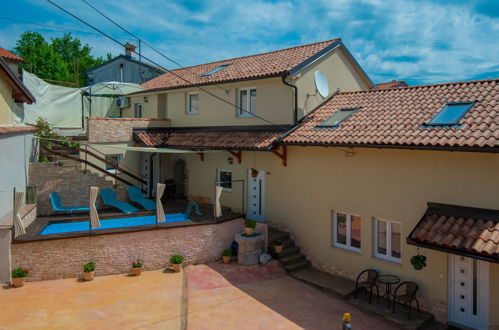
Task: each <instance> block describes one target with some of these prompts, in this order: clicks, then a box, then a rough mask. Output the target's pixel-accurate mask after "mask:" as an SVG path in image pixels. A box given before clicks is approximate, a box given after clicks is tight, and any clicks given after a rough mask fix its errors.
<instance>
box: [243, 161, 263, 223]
mask: <svg viewBox="0 0 499 330" xmlns="http://www.w3.org/2000/svg"><path fill="white" fill-rule="evenodd" d="M257 172H258V173H254V172H253V170H252V169H249V170H248V212H247V214H246V217H247V218H248V219H251V220H256V221H260V222H263V221H264V220H265V218H264V217H265V171H257Z"/></svg>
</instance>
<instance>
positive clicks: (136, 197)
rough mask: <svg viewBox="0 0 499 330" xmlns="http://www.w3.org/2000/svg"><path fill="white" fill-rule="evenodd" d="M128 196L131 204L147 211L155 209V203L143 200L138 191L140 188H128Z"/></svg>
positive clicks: (146, 199)
mask: <svg viewBox="0 0 499 330" xmlns="http://www.w3.org/2000/svg"><path fill="white" fill-rule="evenodd" d="M128 196H129V197H130V200H131V201H132V202H135V203H137V204H139V205H140V206H142V207H143V208H144V209H146V210H148V211H152V210H155V209H156V202H155V201H153V200H150V199H148V198H145V197H144V196H143V195H142V191H140V188H139V187H137V186H131V187H128Z"/></svg>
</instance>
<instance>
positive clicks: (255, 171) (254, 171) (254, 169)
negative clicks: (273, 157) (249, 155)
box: [251, 168, 258, 178]
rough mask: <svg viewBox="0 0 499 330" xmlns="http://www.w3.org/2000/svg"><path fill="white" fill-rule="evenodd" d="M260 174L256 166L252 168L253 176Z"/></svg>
mask: <svg viewBox="0 0 499 330" xmlns="http://www.w3.org/2000/svg"><path fill="white" fill-rule="evenodd" d="M257 176H258V170H257V169H256V168H251V177H253V178H256V177H257Z"/></svg>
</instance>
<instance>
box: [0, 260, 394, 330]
mask: <svg viewBox="0 0 499 330" xmlns="http://www.w3.org/2000/svg"><path fill="white" fill-rule="evenodd" d="M97 272H98V269H97ZM0 310H1V311H2V313H0V329H32V328H65V329H71V328H78V329H90V328H92V329H96V328H97V329H99V328H107V329H115V328H122V329H129V328H133V329H135V328H145V329H156V328H157V329H303V328H305V329H341V324H342V315H343V313H344V312H350V313H351V315H352V325H353V328H354V329H387V330H390V329H396V327H395V326H393V325H392V324H389V323H387V322H386V321H383V320H380V319H378V318H376V317H374V316H372V315H370V314H367V313H365V312H362V311H360V310H358V309H357V308H356V307H353V306H351V305H348V304H347V303H345V302H344V301H342V300H340V299H336V298H334V297H331V296H329V295H327V294H325V293H323V292H321V291H319V290H316V289H315V288H312V287H310V286H308V285H306V284H304V283H302V282H300V281H297V280H295V279H293V278H291V277H289V276H286V274H285V272H284V270H283V269H282V268H281V266H280V265H279V263H278V262H277V261H275V260H274V261H271V262H270V263H269V264H268V265H265V266H261V265H257V266H250V267H243V266H238V265H236V264H235V263H232V264H229V265H224V264H221V263H219V262H216V263H211V264H207V265H195V266H189V267H187V268H186V269H184V271H183V272H182V273H171V272H170V271H169V270H159V271H150V272H145V273H143V275H142V276H141V277H131V276H127V275H112V276H97V277H96V278H95V279H94V281H92V282H81V281H79V280H77V279H64V280H54V281H43V282H29V283H27V284H26V285H25V286H24V287H22V288H18V289H13V288H10V287H4V289H3V290H0Z"/></svg>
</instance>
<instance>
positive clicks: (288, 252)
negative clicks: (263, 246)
mask: <svg viewBox="0 0 499 330" xmlns="http://www.w3.org/2000/svg"><path fill="white" fill-rule="evenodd" d="M271 251H274V247H272V250H271ZM296 253H300V248H298V247H297V246H292V247H288V248H284V249H283V250H282V252H281V253H279V256H278V257H279V259H281V258H285V257H287V256H290V255H293V254H296Z"/></svg>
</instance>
